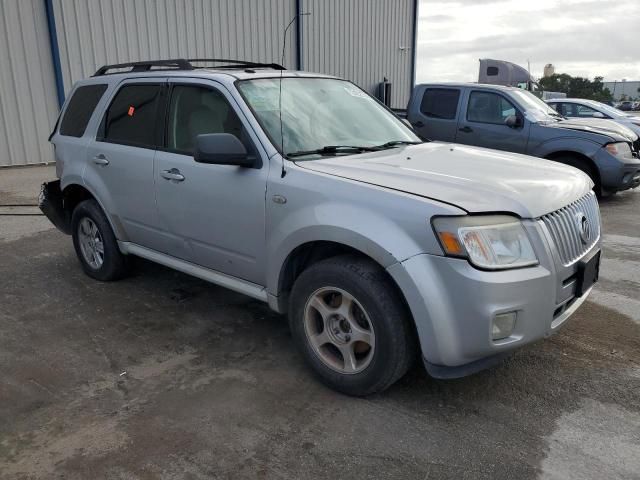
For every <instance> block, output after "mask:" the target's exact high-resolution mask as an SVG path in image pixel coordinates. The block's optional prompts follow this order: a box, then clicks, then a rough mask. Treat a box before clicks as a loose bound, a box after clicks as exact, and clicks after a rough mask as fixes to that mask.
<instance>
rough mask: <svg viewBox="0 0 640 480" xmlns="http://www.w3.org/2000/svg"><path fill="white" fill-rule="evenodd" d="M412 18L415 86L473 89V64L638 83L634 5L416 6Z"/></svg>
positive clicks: (549, 0)
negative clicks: (465, 84)
mask: <svg viewBox="0 0 640 480" xmlns="http://www.w3.org/2000/svg"><path fill="white" fill-rule="evenodd" d="M419 14H420V17H419V23H418V49H417V68H416V77H417V81H418V82H436V81H474V82H477V81H478V66H479V63H478V60H479V59H480V58H493V59H496V60H508V61H510V62H514V63H517V64H518V65H521V66H523V67H525V68H526V67H527V60H529V61H530V64H531V74H532V75H533V76H534V77H536V78H537V77H541V76H542V72H543V68H544V66H545V64H547V63H552V64H553V65H554V66H555V68H556V73H568V74H569V75H573V76H582V77H589V78H593V77H595V76H602V77H605V81H613V80H621V79H623V78H624V79H627V80H640V0H615V1H613V0H420V6H419Z"/></svg>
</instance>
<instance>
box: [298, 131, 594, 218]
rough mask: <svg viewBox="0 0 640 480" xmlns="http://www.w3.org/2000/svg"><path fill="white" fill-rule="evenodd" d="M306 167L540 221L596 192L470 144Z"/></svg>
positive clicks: (566, 170)
mask: <svg viewBox="0 0 640 480" xmlns="http://www.w3.org/2000/svg"><path fill="white" fill-rule="evenodd" d="M296 165H298V166H299V167H302V168H304V169H308V170H313V171H315V172H321V173H325V174H329V175H335V176H339V177H343V178H348V179H351V180H356V181H360V182H365V183H369V184H372V185H377V186H381V187H386V188H390V189H393V190H398V191H401V192H406V193H411V194H414V195H419V196H421V197H425V198H430V199H433V200H437V201H441V202H445V203H448V204H451V205H455V206H457V207H460V208H462V209H464V210H466V211H467V212H470V213H481V212H512V213H515V214H516V215H518V216H520V217H521V218H537V217H539V216H541V215H544V214H546V213H549V212H552V211H554V210H557V209H559V208H561V207H564V206H566V205H568V204H569V203H571V202H574V201H575V200H577V199H578V198H580V197H582V196H583V195H585V194H586V193H587V192H589V190H591V188H592V182H591V180H590V179H589V177H587V175H585V174H584V173H582V172H580V171H579V170H577V169H575V168H573V167H567V166H566V165H561V164H559V163H556V162H551V161H549V160H543V159H541V158H537V157H529V156H526V155H519V154H515V153H506V152H501V151H497V150H490V149H486V148H477V147H469V146H466V145H458V144H449V143H440V142H429V143H423V144H420V145H408V146H405V147H400V148H393V149H389V150H383V151H380V152H369V153H362V154H357V155H348V156H337V157H330V158H322V159H318V160H306V161H300V160H298V161H297V162H296Z"/></svg>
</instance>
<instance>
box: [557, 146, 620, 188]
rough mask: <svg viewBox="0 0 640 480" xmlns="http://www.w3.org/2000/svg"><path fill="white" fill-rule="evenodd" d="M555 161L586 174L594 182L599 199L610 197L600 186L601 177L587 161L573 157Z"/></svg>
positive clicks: (559, 158) (560, 158)
mask: <svg viewBox="0 0 640 480" xmlns="http://www.w3.org/2000/svg"><path fill="white" fill-rule="evenodd" d="M554 160H555V161H556V162H559V163H564V164H565V165H569V166H570V167H574V168H577V169H578V170H580V171H581V172H584V173H586V174H587V175H588V176H589V178H590V179H591V181H592V182H593V191H594V192H595V193H596V195H597V196H598V197H603V196H608V195H609V194H608V193H607V192H605V191H604V190H603V189H602V186H601V185H600V176H599V175H598V171H597V170H596V169H595V168H594V167H593V166H592V165H591V164H590V163H588V162H587V161H586V160H581V159H580V158H577V157H571V156H564V157H558V158H554Z"/></svg>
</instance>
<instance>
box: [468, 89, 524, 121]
mask: <svg viewBox="0 0 640 480" xmlns="http://www.w3.org/2000/svg"><path fill="white" fill-rule="evenodd" d="M515 114H516V108H515V107H514V106H513V104H512V103H511V102H509V101H508V100H507V99H506V98H504V97H503V96H502V95H498V94H496V93H491V92H471V95H470V96H469V106H468V108H467V120H469V121H470V122H482V123H496V124H504V121H505V120H506V119H507V117H509V116H510V115H515Z"/></svg>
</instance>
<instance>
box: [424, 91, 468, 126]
mask: <svg viewBox="0 0 640 480" xmlns="http://www.w3.org/2000/svg"><path fill="white" fill-rule="evenodd" d="M459 100H460V90H456V89H452V88H428V89H427V90H425V92H424V96H423V97H422V103H421V104H420V111H421V112H422V114H423V115H426V116H427V117H432V118H442V119H446V120H453V119H455V118H456V112H457V111H458V101H459Z"/></svg>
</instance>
